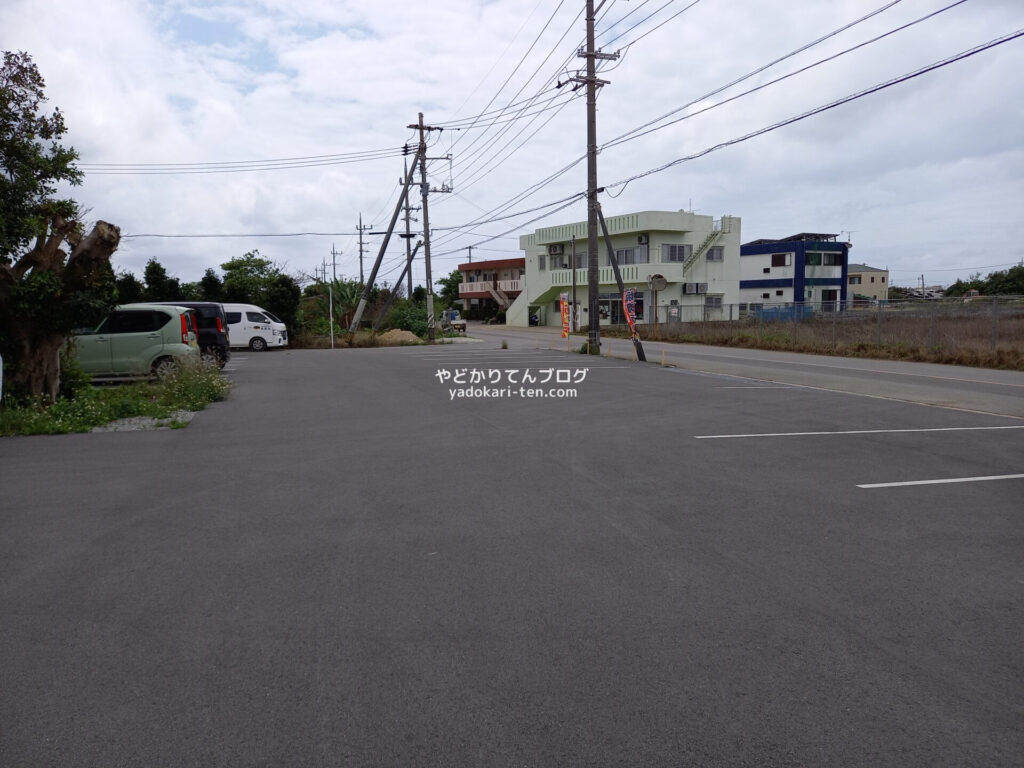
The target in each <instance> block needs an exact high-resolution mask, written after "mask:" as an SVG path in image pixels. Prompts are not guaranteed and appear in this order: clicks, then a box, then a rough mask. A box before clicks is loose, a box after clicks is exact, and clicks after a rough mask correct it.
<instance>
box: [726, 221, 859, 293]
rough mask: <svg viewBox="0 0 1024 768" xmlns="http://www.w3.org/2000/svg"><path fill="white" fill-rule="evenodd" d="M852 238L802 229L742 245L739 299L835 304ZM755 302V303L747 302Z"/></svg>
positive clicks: (843, 285)
mask: <svg viewBox="0 0 1024 768" xmlns="http://www.w3.org/2000/svg"><path fill="white" fill-rule="evenodd" d="M850 247H851V246H850V243H848V242H841V241H840V240H839V236H838V235H831V234H821V233H817V232H801V233H800V234H798V235H791V236H789V237H784V238H781V239H779V240H772V239H761V240H753V241H751V242H749V243H744V244H743V245H741V246H740V286H739V288H740V301H741V302H742V303H744V304H746V305H747V306H749V307H750V308H751V309H755V308H757V305H770V304H790V303H795V304H806V305H808V306H809V307H815V308H817V307H822V308H826V309H827V308H829V307H830V306H831V307H835V306H836V302H840V303H841V305H842V304H845V302H846V293H847V289H846V286H847V281H846V276H847V265H848V260H849V253H850ZM750 305H754V306H750Z"/></svg>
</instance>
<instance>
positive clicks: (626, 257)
mask: <svg viewBox="0 0 1024 768" xmlns="http://www.w3.org/2000/svg"><path fill="white" fill-rule="evenodd" d="M615 259H616V260H617V261H618V262H619V264H646V263H647V246H645V245H641V246H639V247H637V248H619V249H617V250H616V251H615Z"/></svg>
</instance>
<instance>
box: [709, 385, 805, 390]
mask: <svg viewBox="0 0 1024 768" xmlns="http://www.w3.org/2000/svg"><path fill="white" fill-rule="evenodd" d="M715 389H801V387H799V386H795V385H791V384H785V385H778V386H774V385H769V384H765V385H763V386H756V385H755V386H748V387H715Z"/></svg>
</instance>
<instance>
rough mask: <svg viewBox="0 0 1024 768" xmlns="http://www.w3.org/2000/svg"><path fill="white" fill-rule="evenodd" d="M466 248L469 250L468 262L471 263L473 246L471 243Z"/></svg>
mask: <svg viewBox="0 0 1024 768" xmlns="http://www.w3.org/2000/svg"><path fill="white" fill-rule="evenodd" d="M466 250H468V251H469V263H470V264H472V263H473V246H472V245H468V246H466Z"/></svg>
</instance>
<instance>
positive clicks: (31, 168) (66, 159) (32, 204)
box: [0, 51, 82, 264]
mask: <svg viewBox="0 0 1024 768" xmlns="http://www.w3.org/2000/svg"><path fill="white" fill-rule="evenodd" d="M45 86H46V83H45V81H44V80H43V77H42V75H40V74H39V70H38V69H37V68H36V65H35V64H34V63H33V62H32V57H31V56H29V55H28V54H27V53H23V52H22V53H12V52H10V51H4V63H3V68H2V69H0V166H2V169H0V170H2V173H0V262H2V263H4V264H8V263H10V262H11V260H12V258H14V256H15V255H17V254H19V253H22V252H24V251H25V250H27V248H28V246H29V243H30V242H31V241H32V240H34V239H36V238H38V237H40V236H43V235H45V234H46V233H47V230H48V228H49V225H50V222H51V220H52V219H53V218H54V217H55V216H61V217H63V218H64V219H65V220H67V221H74V220H75V219H76V218H77V216H78V207H77V206H76V205H75V203H74V202H73V201H71V200H56V199H54V197H53V195H54V193H55V192H56V190H57V185H58V184H59V183H60V182H62V181H64V182H68V183H70V184H80V183H81V181H82V172H81V171H79V170H78V169H77V168H76V167H75V166H74V162H75V160H77V159H78V153H77V152H75V150H74V149H72V148H68V147H64V146H62V145H61V144H60V139H61V137H63V136H64V134H65V133H66V131H67V129H66V128H65V126H64V116H63V115H62V114H61V112H60V110H59V109H54V111H53V113H52V114H50V115H45V114H41V112H40V110H41V109H42V107H43V104H44V102H45V101H46V96H45V94H44V90H43V89H44V88H45Z"/></svg>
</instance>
